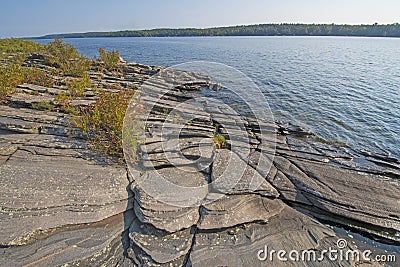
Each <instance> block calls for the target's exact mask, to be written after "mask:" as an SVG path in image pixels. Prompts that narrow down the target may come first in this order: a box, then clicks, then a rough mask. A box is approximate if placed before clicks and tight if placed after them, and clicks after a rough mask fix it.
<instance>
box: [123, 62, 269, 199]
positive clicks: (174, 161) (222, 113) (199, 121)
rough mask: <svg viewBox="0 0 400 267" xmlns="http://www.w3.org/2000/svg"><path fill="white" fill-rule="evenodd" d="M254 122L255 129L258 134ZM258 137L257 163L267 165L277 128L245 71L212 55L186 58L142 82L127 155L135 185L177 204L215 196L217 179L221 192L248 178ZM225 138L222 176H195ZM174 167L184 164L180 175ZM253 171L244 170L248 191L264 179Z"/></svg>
mask: <svg viewBox="0 0 400 267" xmlns="http://www.w3.org/2000/svg"><path fill="white" fill-rule="evenodd" d="M193 88H196V89H193ZM205 88H208V89H205ZM221 88H222V89H221ZM220 89H221V90H220ZM199 90H201V91H202V92H199ZM249 127H253V129H256V132H257V137H256V138H255V137H254V136H250V135H251V134H250V133H249V131H248V129H249ZM251 138H252V140H253V141H251ZM254 140H258V141H257V142H259V141H260V142H261V144H259V145H258V147H257V150H258V151H259V152H260V153H259V157H258V158H257V160H255V162H252V164H253V167H254V168H260V164H262V165H263V166H262V169H263V171H266V172H268V171H269V168H270V166H271V164H272V159H273V155H274V153H275V129H274V119H273V116H272V112H271V110H270V108H269V106H268V103H267V100H266V98H265V97H264V95H263V93H262V92H261V90H260V89H259V88H258V87H257V85H256V84H255V83H254V82H253V81H252V80H251V79H250V78H248V77H247V76H246V75H244V74H243V73H242V72H240V71H238V70H236V69H234V68H232V67H228V66H226V65H223V64H219V63H213V62H190V63H184V64H180V65H176V66H172V67H170V68H166V69H162V70H161V71H160V72H158V73H156V74H155V75H153V76H152V77H150V79H148V80H146V81H145V82H144V83H143V84H142V86H141V87H140V88H138V89H137V91H136V93H135V96H134V98H133V99H132V101H131V103H130V105H129V106H128V109H127V111H126V115H125V119H124V125H123V149H124V156H125V159H126V161H127V165H128V169H129V171H130V173H131V175H132V176H133V177H134V178H135V182H136V184H137V186H138V187H140V188H141V190H143V191H144V192H145V193H146V194H147V195H149V196H150V197H152V198H154V199H156V200H157V201H160V202H163V203H166V204H169V205H173V206H179V207H189V206H198V205H200V204H206V203H209V202H211V201H215V200H216V198H212V199H209V198H207V195H208V192H209V188H210V187H213V186H214V187H218V188H220V189H221V188H223V190H221V191H220V192H222V193H221V197H222V195H223V194H224V193H227V192H229V190H231V189H232V188H234V187H235V186H236V185H237V184H238V183H239V181H240V183H241V186H243V184H244V183H243V180H242V178H243V176H244V175H245V172H246V168H247V167H248V164H247V163H248V162H247V160H248V159H249V158H250V156H251V153H252V151H254ZM224 143H228V144H229V150H230V153H231V157H230V158H229V160H227V161H226V162H225V163H224V164H223V165H224V166H220V167H223V168H224V170H223V171H222V172H221V171H220V172H219V177H210V178H209V179H210V180H211V181H207V182H204V181H205V180H206V179H204V181H203V182H202V181H195V180H196V177H197V176H196V175H198V173H199V172H201V173H207V170H209V169H210V168H212V166H213V162H214V159H215V155H216V153H217V152H216V151H217V149H215V148H220V146H221V145H223V144H224ZM252 149H253V150H252ZM233 153H234V154H236V155H238V156H237V157H236V156H233ZM171 167H174V168H171ZM171 169H179V177H176V176H177V175H176V174H175V175H174V174H171ZM208 173H210V172H209V171H208ZM247 176H248V175H247ZM253 176H254V177H246V179H247V180H246V181H245V182H246V183H247V185H245V186H247V189H248V190H249V192H251V191H254V190H256V189H258V187H259V186H260V185H261V184H262V183H263V182H265V181H264V179H260V176H257V175H253Z"/></svg>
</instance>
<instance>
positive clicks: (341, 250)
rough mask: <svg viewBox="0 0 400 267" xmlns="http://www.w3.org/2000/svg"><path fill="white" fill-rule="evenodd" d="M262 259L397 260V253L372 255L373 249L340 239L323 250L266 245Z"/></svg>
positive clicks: (294, 260) (293, 260)
mask: <svg viewBox="0 0 400 267" xmlns="http://www.w3.org/2000/svg"><path fill="white" fill-rule="evenodd" d="M257 258H258V259H259V260H260V261H270V262H274V261H281V262H322V261H331V262H343V261H346V262H371V261H376V262H396V255H394V254H392V255H389V254H387V255H383V254H382V255H375V256H374V255H372V251H371V250H364V251H359V250H355V249H352V248H350V247H349V246H348V244H347V241H346V240H345V239H339V240H337V242H336V247H334V248H332V247H328V249H323V250H321V251H317V250H314V249H312V250H302V251H298V250H290V251H286V250H274V249H270V248H268V246H267V245H266V246H265V247H264V248H263V249H261V250H259V251H258V252H257Z"/></svg>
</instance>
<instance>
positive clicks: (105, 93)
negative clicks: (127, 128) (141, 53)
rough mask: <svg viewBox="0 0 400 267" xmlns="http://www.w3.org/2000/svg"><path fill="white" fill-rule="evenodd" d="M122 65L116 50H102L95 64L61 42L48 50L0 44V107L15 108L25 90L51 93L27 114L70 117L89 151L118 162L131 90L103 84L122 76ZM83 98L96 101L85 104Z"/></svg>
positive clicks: (24, 42)
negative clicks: (1, 105) (15, 98)
mask: <svg viewBox="0 0 400 267" xmlns="http://www.w3.org/2000/svg"><path fill="white" fill-rule="evenodd" d="M121 60H122V59H121V58H120V56H119V51H118V50H112V51H105V50H104V49H102V48H100V49H99V57H98V58H96V59H89V58H86V57H84V56H83V55H81V54H80V53H79V52H78V51H77V50H76V48H75V47H74V46H72V45H70V44H67V43H63V42H62V41H61V40H60V39H56V40H55V41H54V42H50V43H48V44H47V45H42V44H39V43H35V42H33V41H30V40H22V39H15V38H14V39H4V40H0V104H6V105H15V103H13V101H12V98H13V97H14V96H15V95H18V94H19V93H21V86H23V85H29V86H28V87H30V85H32V86H33V87H32V88H36V87H37V88H38V89H37V90H31V91H30V92H29V93H30V94H31V95H32V97H34V96H41V95H42V94H41V92H40V89H41V88H42V87H43V88H46V87H47V88H54V92H53V93H51V94H50V95H51V96H52V97H51V98H50V99H44V100H42V101H39V102H33V103H31V104H30V105H28V106H29V108H32V109H35V110H40V111H48V112H58V113H64V114H68V117H69V120H70V124H71V126H72V127H76V128H78V129H80V130H81V131H82V132H83V134H84V135H86V138H87V139H88V140H89V142H90V144H91V146H92V147H93V148H95V149H96V150H99V151H101V152H105V153H106V154H108V155H111V156H115V157H118V158H119V159H120V160H122V157H123V156H122V154H123V153H122V125H123V119H124V116H125V111H126V108H127V106H128V104H129V101H130V99H131V98H132V97H133V95H134V93H135V90H134V89H135V88H130V87H127V88H124V86H122V85H121V84H119V83H113V84H109V83H105V82H104V81H103V80H104V77H106V76H107V75H111V76H116V77H119V76H122V75H123V72H124V70H123V64H121V62H120V61H121ZM35 86H36V87H35ZM55 88H56V89H55ZM87 96H91V97H92V98H93V99H94V100H93V101H89V102H88V103H86V102H85V100H83V99H84V98H85V97H87ZM80 102H82V103H80Z"/></svg>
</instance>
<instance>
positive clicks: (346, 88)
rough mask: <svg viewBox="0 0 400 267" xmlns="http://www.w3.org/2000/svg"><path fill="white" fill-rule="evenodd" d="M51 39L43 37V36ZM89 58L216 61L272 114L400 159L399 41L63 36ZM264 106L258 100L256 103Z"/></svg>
mask: <svg viewBox="0 0 400 267" xmlns="http://www.w3.org/2000/svg"><path fill="white" fill-rule="evenodd" d="M48 41H49V40H40V42H44V43H46V42H48ZM65 41H66V42H68V43H71V44H73V45H74V46H76V47H77V49H78V50H79V51H80V52H81V53H83V54H84V55H86V56H88V57H94V56H96V55H97V51H98V48H100V47H103V48H105V49H106V50H110V49H118V50H120V54H121V56H122V57H123V58H124V59H126V60H127V61H135V62H139V63H144V64H149V65H164V66H172V65H175V64H179V63H185V62H189V61H198V60H201V61H214V62H219V63H224V64H227V65H229V66H231V67H234V68H236V69H238V70H240V71H242V72H243V73H245V74H246V75H247V76H249V77H250V78H251V79H253V81H254V82H255V83H256V84H257V85H258V86H259V87H260V89H261V90H262V92H263V93H264V95H265V97H266V99H267V100H268V104H269V105H270V107H271V109H272V111H273V114H274V116H275V119H277V120H284V121H289V122H292V123H294V124H297V125H300V126H303V127H304V128H306V129H309V130H311V131H312V132H313V133H315V134H316V135H318V136H319V137H321V138H323V139H325V140H327V141H333V142H334V141H338V142H343V143H345V144H347V145H349V146H350V147H352V148H355V149H366V150H369V151H374V152H377V153H383V154H385V153H390V154H391V155H392V156H394V157H396V158H398V159H400V152H399V147H400V134H399V132H400V39H390V38H348V37H176V38H93V39H65ZM260 104H263V103H260Z"/></svg>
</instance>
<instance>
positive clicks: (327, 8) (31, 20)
mask: <svg viewBox="0 0 400 267" xmlns="http://www.w3.org/2000/svg"><path fill="white" fill-rule="evenodd" d="M399 11H400V1H399V0H196V1H193V0H2V1H1V2H0V37H2V38H4V37H21V36H38V35H44V34H49V33H66V32H87V31H110V30H125V29H149V28H160V27H173V28H176V27H211V26H226V25H238V24H253V23H282V22H300V23H349V24H361V23H368V24H371V23H375V22H378V23H382V24H383V23H394V22H400V12H399Z"/></svg>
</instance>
